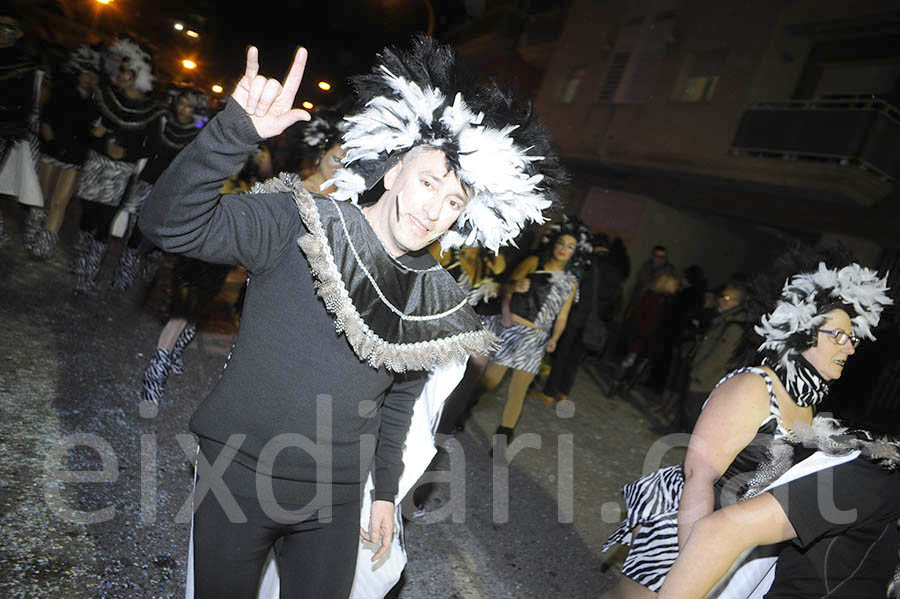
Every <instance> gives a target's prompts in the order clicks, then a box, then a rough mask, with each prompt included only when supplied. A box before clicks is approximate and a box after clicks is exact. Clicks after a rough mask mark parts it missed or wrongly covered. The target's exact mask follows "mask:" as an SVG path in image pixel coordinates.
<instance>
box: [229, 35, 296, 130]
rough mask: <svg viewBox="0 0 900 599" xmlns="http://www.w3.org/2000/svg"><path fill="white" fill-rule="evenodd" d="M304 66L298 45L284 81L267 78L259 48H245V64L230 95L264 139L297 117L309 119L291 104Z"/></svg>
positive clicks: (293, 121) (284, 127) (286, 126)
mask: <svg viewBox="0 0 900 599" xmlns="http://www.w3.org/2000/svg"><path fill="white" fill-rule="evenodd" d="M305 67H306V49H305V48H299V49H297V54H295V55H294V63H293V64H292V65H291V69H290V71H288V74H287V77H285V78H284V84H283V85H282V84H281V83H278V81H276V80H275V79H266V78H265V77H263V76H262V75H260V74H258V72H259V51H258V50H257V49H256V48H255V47H254V46H250V48H248V49H247V68H246V70H245V71H244V76H243V77H241V80H240V81H238V84H237V87H235V88H234V93H233V94H231V97H232V98H234V99H235V101H236V102H237V103H238V104H240V105H241V108H243V109H244V110H246V111H247V115H248V116H249V117H250V120H251V121H252V122H253V126H254V127H255V128H256V132H257V133H258V134H259V136H260V137H262V138H263V139H267V138H269V137H275V136H276V135H280V134H281V132H282V131H284V130H285V129H287V128H288V127H290V126H291V125H293V124H294V123H296V122H297V121H308V120H309V113H308V112H306V111H305V110H300V109H299V108H294V97H295V96H296V95H297V90H298V89H299V88H300V81H302V80H303V69H304V68H305Z"/></svg>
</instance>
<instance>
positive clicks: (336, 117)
mask: <svg viewBox="0 0 900 599" xmlns="http://www.w3.org/2000/svg"><path fill="white" fill-rule="evenodd" d="M311 116H312V118H311V119H310V120H309V121H306V122H300V123H298V129H299V131H300V139H301V141H302V142H303V143H304V144H305V145H306V146H308V147H309V148H311V149H313V150H315V152H316V153H317V154H321V153H323V152H325V151H327V150H328V148H330V147H331V146H333V145H334V144H335V143H337V142H339V141H340V140H341V136H342V135H344V133H345V132H346V131H347V128H348V127H349V125H350V123H349V122H347V121H345V120H343V119H342V118H341V116H340V113H338V112H337V111H332V110H319V111H316V112H314V113H313V114H312V115H311Z"/></svg>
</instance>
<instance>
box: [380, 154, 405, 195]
mask: <svg viewBox="0 0 900 599" xmlns="http://www.w3.org/2000/svg"><path fill="white" fill-rule="evenodd" d="M402 169H403V161H402V160H398V161H397V162H396V164H394V166H392V167H391V168H389V169H388V171H387V172H386V173H385V174H384V181H383V182H384V188H385V189H390V188H391V187H393V186H394V181H396V180H397V177H398V176H399V175H400V171H401V170H402Z"/></svg>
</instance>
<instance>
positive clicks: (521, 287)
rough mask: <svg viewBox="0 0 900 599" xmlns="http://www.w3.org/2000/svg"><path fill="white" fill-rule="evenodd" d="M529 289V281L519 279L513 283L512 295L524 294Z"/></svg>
mask: <svg viewBox="0 0 900 599" xmlns="http://www.w3.org/2000/svg"><path fill="white" fill-rule="evenodd" d="M529 289H531V279H528V278H525V279H519V280H518V281H516V282H515V283H513V293H525V292H527V291H528V290H529Z"/></svg>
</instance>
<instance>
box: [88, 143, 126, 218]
mask: <svg viewBox="0 0 900 599" xmlns="http://www.w3.org/2000/svg"><path fill="white" fill-rule="evenodd" d="M133 171H134V165H132V164H131V163H130V162H124V161H122V160H113V159H111V158H107V157H106V156H103V155H102V154H99V153H98V152H95V151H94V150H89V151H88V156H87V160H85V161H84V166H82V167H81V175H80V176H79V177H78V191H77V192H76V195H77V196H78V197H80V198H81V199H83V200H87V201H89V202H97V203H98V204H103V205H104V206H118V205H119V202H121V201H122V197H123V196H124V195H125V188H126V187H127V186H128V179H129V177H131V173H132V172H133Z"/></svg>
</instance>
